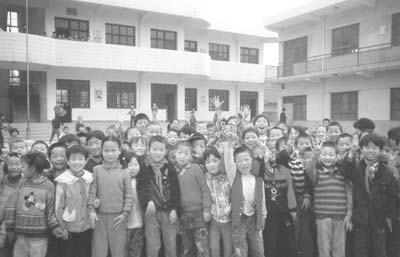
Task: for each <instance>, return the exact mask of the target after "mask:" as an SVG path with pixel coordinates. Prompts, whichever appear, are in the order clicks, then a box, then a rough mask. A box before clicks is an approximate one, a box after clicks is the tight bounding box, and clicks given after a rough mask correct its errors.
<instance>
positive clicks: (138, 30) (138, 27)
mask: <svg viewBox="0 0 400 257" xmlns="http://www.w3.org/2000/svg"><path fill="white" fill-rule="evenodd" d="M142 18H143V17H142V14H139V19H138V26H137V46H138V47H140V45H141V43H140V30H141V29H140V27H141V23H142Z"/></svg>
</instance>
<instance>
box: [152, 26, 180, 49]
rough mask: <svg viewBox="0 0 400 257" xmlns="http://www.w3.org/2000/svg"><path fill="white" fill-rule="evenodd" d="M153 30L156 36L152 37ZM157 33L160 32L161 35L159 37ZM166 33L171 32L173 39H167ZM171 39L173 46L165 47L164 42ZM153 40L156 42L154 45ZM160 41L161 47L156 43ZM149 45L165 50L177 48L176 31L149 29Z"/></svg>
mask: <svg viewBox="0 0 400 257" xmlns="http://www.w3.org/2000/svg"><path fill="white" fill-rule="evenodd" d="M153 32H154V33H155V35H156V37H155V38H154V37H153ZM159 33H161V34H162V37H161V38H159V37H158V36H159V35H160V34H159ZM167 33H172V34H173V35H174V37H175V39H174V40H171V39H167V38H166V37H167V36H166V35H167ZM172 41H173V47H172V48H169V47H166V44H167V43H168V42H169V43H171V42H172ZM153 42H155V43H156V44H155V45H154V44H153ZM160 42H162V47H160V46H159V45H158V44H159V43H160ZM150 47H151V48H156V49H165V50H177V49H178V33H177V32H176V31H170V30H162V29H150Z"/></svg>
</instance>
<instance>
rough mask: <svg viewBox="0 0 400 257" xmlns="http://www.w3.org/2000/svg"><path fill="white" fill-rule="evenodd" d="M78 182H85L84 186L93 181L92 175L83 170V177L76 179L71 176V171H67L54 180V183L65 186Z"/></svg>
mask: <svg viewBox="0 0 400 257" xmlns="http://www.w3.org/2000/svg"><path fill="white" fill-rule="evenodd" d="M78 180H83V181H85V183H86V184H90V183H92V181H93V175H92V174H91V173H90V172H88V171H86V170H84V171H83V175H82V176H81V177H79V178H78V177H76V176H74V175H73V174H72V171H71V170H67V171H66V172H64V173H63V174H61V175H60V176H58V177H57V178H56V179H54V181H57V182H59V183H65V184H73V183H75V182H76V181H78Z"/></svg>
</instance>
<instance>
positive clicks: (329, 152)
mask: <svg viewBox="0 0 400 257" xmlns="http://www.w3.org/2000/svg"><path fill="white" fill-rule="evenodd" d="M336 159H337V154H336V150H335V148H333V147H322V149H321V154H320V156H319V160H320V161H321V162H322V164H323V165H325V166H327V167H330V166H332V165H334V164H335V162H336Z"/></svg>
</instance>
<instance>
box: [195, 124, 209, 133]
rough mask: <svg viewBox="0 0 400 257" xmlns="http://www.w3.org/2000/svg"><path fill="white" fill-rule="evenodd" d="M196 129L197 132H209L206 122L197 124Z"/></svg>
mask: <svg viewBox="0 0 400 257" xmlns="http://www.w3.org/2000/svg"><path fill="white" fill-rule="evenodd" d="M196 130H197V132H199V133H200V134H202V135H206V134H207V125H206V124H205V123H199V124H197V126H196Z"/></svg>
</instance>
